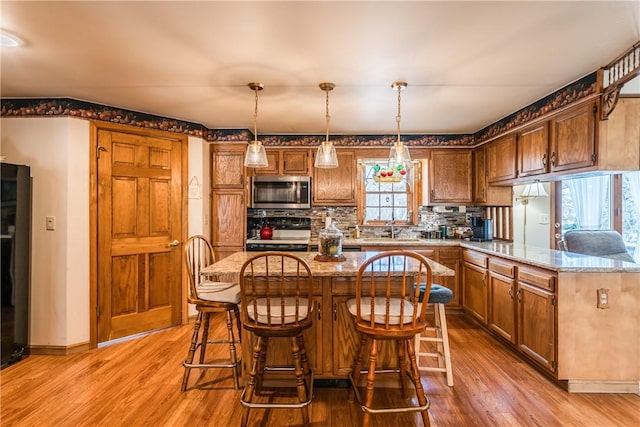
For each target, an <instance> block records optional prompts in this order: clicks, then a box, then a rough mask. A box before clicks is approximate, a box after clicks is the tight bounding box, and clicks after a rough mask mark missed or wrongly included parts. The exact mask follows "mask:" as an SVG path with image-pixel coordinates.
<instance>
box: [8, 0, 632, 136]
mask: <svg viewBox="0 0 640 427" xmlns="http://www.w3.org/2000/svg"><path fill="white" fill-rule="evenodd" d="M0 14H1V23H0V27H1V28H2V30H5V31H8V32H10V33H12V34H14V35H16V36H18V37H19V38H21V39H22V41H23V45H22V46H20V47H17V48H6V47H5V48H2V52H1V61H2V62H1V71H2V74H1V87H0V90H1V95H2V97H5V98H7V97H71V98H78V99H82V100H87V101H91V102H96V103H99V104H106V105H112V106H117V107H121V108H125V109H131V110H135V111H141V112H147V113H152V114H157V115H161V116H167V117H171V118H176V119H182V120H186V121H190V122H195V123H201V124H203V125H205V126H207V127H209V128H212V129H217V128H233V129H247V128H248V129H253V110H254V94H253V92H252V91H251V90H250V89H248V88H247V83H248V82H252V81H259V82H262V83H263V84H264V85H265V89H264V91H262V92H261V93H260V101H259V112H258V133H284V134H286V133H312V134H313V133H319V134H322V133H324V130H325V117H324V115H325V94H324V92H322V91H321V90H320V89H319V88H318V84H319V83H320V82H323V81H331V82H333V83H335V84H336V88H335V90H334V91H333V92H331V93H330V114H331V126H330V128H331V133H334V134H394V133H395V132H396V120H395V116H396V109H397V93H396V92H395V91H393V90H392V89H391V88H390V85H391V83H392V82H393V81H396V80H404V81H406V82H408V84H409V86H408V88H407V89H406V90H404V91H403V92H402V114H401V116H402V120H401V129H402V133H403V134H405V133H406V134H409V133H418V134H420V133H427V134H437V133H470V132H475V131H478V130H479V129H481V128H483V127H484V126H486V125H488V124H491V123H493V122H495V121H496V120H498V119H501V118H503V117H505V116H507V115H508V114H510V113H512V112H514V111H516V110H518V109H520V108H522V107H524V106H526V105H528V104H530V103H531V102H533V101H536V100H538V99H540V98H542V97H544V96H545V95H547V94H549V93H551V92H553V91H555V90H557V89H559V88H561V87H563V86H565V85H566V84H568V83H571V82H573V81H575V80H577V79H579V78H581V77H583V76H585V75H586V74H589V73H591V72H593V71H595V70H596V69H598V68H600V67H602V66H604V65H606V64H607V63H609V62H610V61H611V60H613V59H614V58H615V57H617V56H618V55H619V54H621V53H622V52H624V51H626V50H627V49H628V48H630V47H631V46H633V45H634V43H636V42H638V40H640V2H639V1H602V2H586V1H532V2H523V1H501V2H482V1H470V2H457V1H448V2H435V1H433V2H419V1H409V2H402V1H390V2H378V1H368V2H366V1H354V2H328V1H316V2H313V1H299V2H292V1H289V2H272V1H259V2H247V1H235V2H219V1H200V2H186V1H142V2H116V1H105V2H88V1H87V2H83V1H78V2H51V1H48V2H25V1H7V0H3V1H2V2H0Z"/></svg>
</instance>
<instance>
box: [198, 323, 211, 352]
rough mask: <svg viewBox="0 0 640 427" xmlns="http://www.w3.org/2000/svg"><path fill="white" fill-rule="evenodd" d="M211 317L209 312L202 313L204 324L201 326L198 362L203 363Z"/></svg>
mask: <svg viewBox="0 0 640 427" xmlns="http://www.w3.org/2000/svg"><path fill="white" fill-rule="evenodd" d="M210 319H211V313H209V312H205V313H204V325H203V328H202V340H201V341H200V342H201V345H200V363H204V359H205V356H206V353H207V344H208V343H209V320H210Z"/></svg>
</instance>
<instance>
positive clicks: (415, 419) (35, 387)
mask: <svg viewBox="0 0 640 427" xmlns="http://www.w3.org/2000/svg"><path fill="white" fill-rule="evenodd" d="M448 319H449V334H450V341H451V354H452V355H451V357H452V362H453V372H454V381H455V386H454V387H448V386H447V385H446V378H445V376H444V374H441V373H422V383H423V386H424V388H425V391H426V393H427V395H428V396H429V398H430V400H431V408H430V410H429V413H430V417H431V422H432V425H433V426H544V427H547V426H578V427H581V426H584V427H592V426H597V427H609V426H611V427H627V426H629V427H630V426H637V425H640V396H638V395H634V394H574V393H567V392H566V391H564V390H563V389H562V388H561V387H559V386H558V385H556V384H555V383H553V382H551V381H550V380H549V379H548V378H546V377H545V376H543V375H541V374H540V373H539V372H538V371H536V370H535V369H533V368H532V367H531V366H529V365H528V364H527V363H525V362H523V361H522V359H520V358H519V357H518V356H516V355H515V354H514V353H513V352H512V351H511V350H509V349H507V348H506V347H505V346H504V345H503V344H502V343H500V342H498V341H496V340H495V339H494V338H493V337H492V336H491V335H489V334H488V333H486V332H485V331H484V330H482V329H480V328H479V327H478V326H477V325H476V324H475V323H473V322H471V321H469V320H468V319H467V318H466V317H464V316H463V315H448ZM214 324H216V326H214V329H213V330H212V334H215V333H221V334H224V327H225V324H224V322H214ZM191 332H192V325H184V326H180V327H176V328H172V329H168V330H163V331H159V332H155V333H152V334H149V335H146V336H142V337H138V338H135V339H132V340H129V341H123V342H118V343H115V344H112V345H109V346H106V347H102V348H99V349H95V350H90V351H86V352H83V353H79V354H74V355H70V356H29V357H27V358H26V359H24V360H23V361H21V362H19V363H16V364H15V365H12V366H9V367H7V368H6V369H4V370H2V371H1V372H0V384H1V385H0V405H1V411H0V424H1V425H2V426H19V427H22V426H39V427H40V426H109V427H115V426H127V427H136V426H143V425H150V426H187V425H189V426H194V425H211V426H234V425H238V424H239V420H240V417H241V414H242V407H241V405H240V403H239V396H240V392H239V391H236V390H235V389H234V387H233V377H232V375H231V372H230V371H229V370H210V371H209V372H206V373H204V374H202V375H200V374H199V372H198V370H194V371H193V372H192V374H191V378H190V381H189V389H188V391H187V392H185V393H181V392H180V385H181V381H182V373H183V368H182V360H183V359H184V357H185V355H186V352H187V349H188V346H189V342H190V338H191ZM220 351H221V352H220V353H212V354H211V355H212V356H213V357H222V356H223V355H224V352H223V349H221V350H220ZM397 392H398V390H390V389H387V390H380V391H379V394H378V398H379V399H381V400H382V401H384V402H385V403H390V404H406V402H404V401H402V400H401V398H399V397H395V396H399V393H397ZM310 417H311V421H312V425H314V426H328V427H345V426H357V425H359V423H360V422H361V419H362V412H361V410H360V408H359V407H358V406H357V405H356V404H354V403H349V402H347V390H346V389H344V388H321V387H316V389H315V396H314V401H313V403H312V405H311V407H310ZM373 421H374V422H373V425H374V426H389V425H391V426H410V425H416V426H419V425H422V422H421V420H420V417H419V416H418V415H415V414H414V415H403V416H400V415H381V416H374V417H373ZM301 422H302V417H301V415H300V413H299V411H297V410H271V411H267V410H261V409H258V410H253V411H252V414H251V418H250V425H252V426H260V427H272V426H273V427H275V426H278V427H281V426H295V425H300V424H301Z"/></svg>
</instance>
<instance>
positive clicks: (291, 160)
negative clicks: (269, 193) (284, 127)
mask: <svg viewBox="0 0 640 427" xmlns="http://www.w3.org/2000/svg"><path fill="white" fill-rule="evenodd" d="M282 173H283V174H285V175H308V174H309V152H308V151H283V152H282Z"/></svg>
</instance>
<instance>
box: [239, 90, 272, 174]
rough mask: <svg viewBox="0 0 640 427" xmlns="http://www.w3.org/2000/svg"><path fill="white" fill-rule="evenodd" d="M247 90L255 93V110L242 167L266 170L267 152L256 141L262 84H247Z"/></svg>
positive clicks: (267, 164)
mask: <svg viewBox="0 0 640 427" xmlns="http://www.w3.org/2000/svg"><path fill="white" fill-rule="evenodd" d="M248 86H249V88H250V89H251V90H252V91H254V92H255V95H256V96H255V100H256V102H255V109H254V112H253V138H254V139H253V142H252V143H250V144H249V147H247V154H246V155H245V157H244V165H245V166H246V167H249V168H266V167H267V166H269V163H268V161H267V152H266V150H265V149H264V146H263V145H262V144H261V143H260V141H258V124H257V122H258V92H259V91H261V90H262V89H264V86H263V85H262V83H249V84H248Z"/></svg>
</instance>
